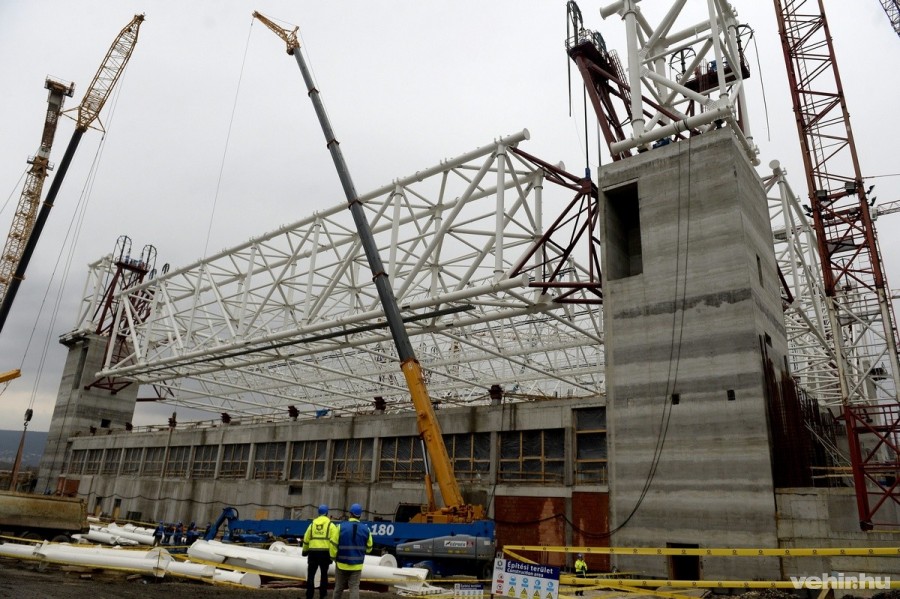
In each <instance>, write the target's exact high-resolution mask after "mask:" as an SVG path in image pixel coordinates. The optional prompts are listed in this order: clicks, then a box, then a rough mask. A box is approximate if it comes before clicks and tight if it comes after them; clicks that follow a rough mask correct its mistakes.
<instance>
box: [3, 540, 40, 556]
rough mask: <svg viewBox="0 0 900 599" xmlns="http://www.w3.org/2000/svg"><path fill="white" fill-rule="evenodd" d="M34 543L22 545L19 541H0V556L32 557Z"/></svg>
mask: <svg viewBox="0 0 900 599" xmlns="http://www.w3.org/2000/svg"><path fill="white" fill-rule="evenodd" d="M34 550H35V546H34V545H22V544H21V543H0V556H3V557H15V558H33V557H34Z"/></svg>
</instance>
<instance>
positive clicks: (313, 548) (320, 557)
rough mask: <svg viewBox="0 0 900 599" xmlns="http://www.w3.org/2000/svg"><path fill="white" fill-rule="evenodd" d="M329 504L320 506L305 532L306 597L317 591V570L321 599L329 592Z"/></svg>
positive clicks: (310, 596)
mask: <svg viewBox="0 0 900 599" xmlns="http://www.w3.org/2000/svg"><path fill="white" fill-rule="evenodd" d="M332 528H334V524H332V522H331V518H329V517H328V506H327V505H325V504H324V503H323V504H322V505H320V506H319V515H318V516H317V517H316V519H315V520H313V521H312V522H310V524H309V527H307V529H306V532H305V533H304V534H303V555H305V556H306V599H313V595H314V594H315V592H316V572H317V571H318V572H319V575H320V578H319V599H325V596H326V595H327V594H328V566H330V565H331V551H330V550H331V529H332Z"/></svg>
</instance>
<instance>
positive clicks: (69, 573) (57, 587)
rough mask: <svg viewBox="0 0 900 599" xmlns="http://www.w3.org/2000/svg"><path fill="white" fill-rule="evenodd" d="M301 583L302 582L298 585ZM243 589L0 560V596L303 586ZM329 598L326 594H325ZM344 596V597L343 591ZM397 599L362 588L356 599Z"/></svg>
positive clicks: (275, 598)
mask: <svg viewBox="0 0 900 599" xmlns="http://www.w3.org/2000/svg"><path fill="white" fill-rule="evenodd" d="M300 584H302V583H300ZM268 586H269V588H261V589H247V588H233V587H226V586H221V585H212V584H209V583H204V582H195V581H188V580H183V579H175V578H163V579H157V578H153V577H145V576H140V575H127V574H123V573H118V572H104V571H100V570H90V569H87V568H67V567H63V566H55V565H48V566H46V567H43V568H42V567H39V565H38V564H37V563H36V562H27V561H18V560H11V559H2V558H0V598H2V599H6V598H10V599H85V598H87V599H138V598H140V599H231V598H233V599H238V598H240V599H282V598H283V599H288V598H290V599H301V598H305V596H306V595H305V593H306V591H305V589H303V588H301V587H300V586H297V585H292V586H285V584H284V582H283V581H281V582H278V583H270V585H268ZM328 596H329V598H330V597H331V593H330V592H329V594H328ZM344 597H345V599H346V598H347V597H348V595H347V594H346V593H345V594H344ZM389 597H390V598H393V597H397V595H396V594H395V593H390V592H372V591H363V592H361V593H360V599H387V598H389Z"/></svg>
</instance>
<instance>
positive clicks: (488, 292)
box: [82, 138, 603, 415]
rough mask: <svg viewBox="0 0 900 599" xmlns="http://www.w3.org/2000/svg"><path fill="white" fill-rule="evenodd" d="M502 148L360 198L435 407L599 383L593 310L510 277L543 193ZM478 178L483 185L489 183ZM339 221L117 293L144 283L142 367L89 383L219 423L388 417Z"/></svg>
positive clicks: (584, 390)
mask: <svg viewBox="0 0 900 599" xmlns="http://www.w3.org/2000/svg"><path fill="white" fill-rule="evenodd" d="M510 139H511V138H507V139H506V140H498V141H497V142H495V143H494V144H493V145H489V146H484V147H483V148H479V149H477V150H475V151H473V152H470V153H468V154H466V155H464V156H463V157H460V158H458V159H451V160H447V161H443V162H442V163H441V164H440V165H438V166H436V167H432V168H430V169H426V170H425V171H420V172H419V173H417V174H416V175H413V176H411V177H407V178H404V179H399V180H396V181H394V182H393V183H392V184H390V185H388V186H385V187H383V188H381V189H379V190H376V192H372V193H369V194H365V195H364V196H361V198H360V200H361V201H362V202H363V206H364V208H365V209H366V211H367V213H368V215H369V219H370V221H371V226H372V230H373V234H374V235H375V239H376V244H377V245H378V247H379V251H380V252H381V254H382V255H383V256H389V261H388V263H387V266H386V268H387V270H388V272H389V275H390V276H391V279H392V286H393V288H394V289H395V293H396V296H397V298H398V303H399V304H400V306H401V313H402V315H403V316H404V318H407V319H409V320H408V321H407V325H406V326H407V329H408V330H409V332H410V336H411V338H412V339H413V341H414V343H415V344H416V345H415V346H416V347H417V348H418V349H419V351H421V355H419V356H418V358H419V360H420V362H421V363H422V365H423V367H424V368H425V370H426V375H427V377H428V380H429V389H430V390H431V391H432V392H433V393H434V394H435V396H436V397H439V398H441V399H442V400H444V399H445V400H446V401H447V402H449V403H454V402H461V403H467V402H480V401H489V400H488V398H487V395H486V389H487V388H488V387H490V385H491V384H494V383H499V384H501V385H507V386H509V388H510V389H518V390H521V389H526V388H527V390H528V392H529V393H531V394H532V395H534V396H536V397H551V396H552V395H553V394H554V393H556V392H557V391H558V390H560V389H568V390H569V393H571V392H572V391H575V392H577V394H578V395H580V396H581V395H583V396H591V397H594V396H597V395H599V394H600V393H601V392H602V385H603V376H602V372H601V367H602V351H601V348H600V343H601V341H600V340H601V339H602V318H601V317H600V315H599V309H597V308H587V309H577V308H575V307H569V306H565V307H562V306H561V305H558V304H555V303H554V302H553V301H552V300H553V298H552V296H551V295H541V293H540V291H538V290H535V289H531V288H529V287H528V286H527V285H528V280H527V277H524V276H523V277H519V278H517V279H515V280H511V279H509V278H508V273H509V272H511V271H512V268H513V265H514V264H515V262H516V259H518V258H519V256H521V255H522V253H523V252H524V251H525V250H526V249H528V247H529V246H531V244H533V243H534V242H535V240H536V239H538V238H539V237H540V235H541V230H540V222H541V217H542V215H541V210H542V206H541V205H540V199H541V194H542V193H548V192H549V191H548V190H547V189H543V184H542V179H543V178H542V173H541V172H540V171H539V170H536V169H535V168H534V167H532V166H530V165H529V164H527V163H524V162H522V161H521V159H519V157H518V156H516V155H514V154H512V153H509V152H507V151H506V147H507V145H509V144H510V143H517V142H510ZM488 174H492V176H495V177H496V178H497V180H496V181H491V182H490V184H488V183H487V182H485V181H484V177H485V176H487V175H488ZM553 189H554V190H556V189H557V188H556V187H555V186H553ZM560 193H563V194H568V193H570V191H569V190H561V191H560ZM348 222H352V221H351V219H350V215H349V214H348V213H347V211H346V204H345V203H342V204H340V205H337V206H335V207H333V208H329V209H327V210H324V211H320V212H318V213H317V214H315V215H313V216H312V217H310V218H307V219H304V220H302V221H299V222H298V223H294V224H292V225H288V226H284V227H281V228H280V229H278V230H277V231H275V232H273V233H270V234H267V235H263V236H260V237H257V238H255V239H252V240H250V241H249V242H247V243H245V244H242V245H241V246H238V247H236V248H234V249H231V250H225V251H222V252H220V253H218V254H216V255H214V256H211V257H209V258H206V259H204V260H201V261H199V262H198V263H195V264H194V265H191V266H189V267H185V268H181V269H178V270H174V271H171V272H169V273H166V274H165V275H163V276H160V277H158V278H156V279H154V280H153V281H150V282H147V283H146V284H145V285H143V286H142V287H138V288H134V289H131V290H129V291H128V292H126V293H123V294H122V295H120V296H119V298H120V299H121V300H122V301H121V302H120V305H123V306H124V305H129V306H130V305H131V302H130V301H127V299H128V298H130V297H137V294H139V293H141V292H143V289H150V290H152V292H153V293H154V297H153V309H152V310H151V312H150V316H149V317H147V318H146V320H145V321H143V322H142V321H140V319H139V318H138V315H137V314H130V313H129V315H128V316H127V317H128V318H130V321H129V322H130V331H129V334H131V335H132V337H133V339H134V347H136V348H139V351H138V354H137V355H139V356H140V360H137V359H130V360H121V361H118V362H117V363H112V361H111V360H110V361H108V363H107V364H106V365H105V367H104V370H103V372H102V374H103V375H104V376H112V377H122V378H128V379H130V380H134V381H136V382H144V383H150V382H152V383H154V384H157V385H159V386H160V387H163V388H167V389H171V390H172V391H173V394H174V398H173V399H166V401H167V402H170V403H173V404H175V405H184V406H191V407H200V408H202V409H207V410H209V411H211V412H215V411H221V410H222V409H227V410H233V411H234V412H235V414H233V415H264V414H267V413H280V412H283V411H284V407H285V406H286V405H292V404H298V405H306V406H312V407H315V408H317V409H318V408H323V407H325V408H329V409H345V408H346V409H369V408H371V401H372V397H373V396H375V395H382V396H384V397H385V399H386V400H387V401H388V404H389V405H390V406H392V409H393V406H397V407H404V406H409V402H408V399H407V398H406V395H407V391H406V387H405V385H404V384H403V381H402V377H400V376H398V370H397V363H396V352H395V351H394V348H393V343H392V340H391V337H390V334H389V332H388V330H387V328H386V324H385V323H384V317H383V313H382V310H381V306H380V303H379V301H378V298H377V294H376V293H375V291H374V285H372V284H371V280H370V277H368V276H367V275H366V274H365V273H367V272H368V264H367V261H366V260H365V258H364V256H363V255H362V253H361V249H360V246H359V242H358V236H357V235H356V233H355V230H354V229H353V228H352V227H351V226H348V224H347V223H348ZM498 243H499V244H500V245H499V246H498ZM498 247H502V252H500V251H499V249H498ZM552 251H555V252H559V251H560V249H559V248H553V250H552ZM498 266H500V267H501V269H502V272H501V273H500V274H501V276H500V278H499V280H497V279H496V274H497V273H496V270H497V267H498ZM570 266H571V273H572V274H571V275H570V277H571V278H572V280H578V279H580V278H581V275H582V274H583V273H587V272H588V268H587V266H586V265H583V264H580V263H579V262H578V261H577V260H576V259H574V258H573V259H572V260H571V261H570ZM529 298H536V299H529ZM536 302H537V303H536ZM138 305H139V304H137V303H136V304H135V306H138ZM82 320H83V317H82ZM463 348H465V349H463ZM576 376H577V377H585V378H579V380H575V379H573V378H572V377H576Z"/></svg>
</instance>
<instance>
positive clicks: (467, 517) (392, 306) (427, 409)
mask: <svg viewBox="0 0 900 599" xmlns="http://www.w3.org/2000/svg"><path fill="white" fill-rule="evenodd" d="M253 16H254V17H255V18H257V19H259V21H260V22H261V23H262V24H263V25H265V26H266V27H268V28H269V29H271V30H272V31H273V32H274V33H275V34H276V35H277V36H278V37H280V38H281V39H282V40H284V42H285V43H286V44H287V53H288V54H291V55H293V56H294V58H295V59H296V61H297V65H298V66H299V67H300V72H301V73H302V75H303V80H304V82H305V83H306V88H307V90H308V92H309V98H310V100H312V103H313V107H314V108H315V110H316V115H317V116H318V117H319V123H320V124H321V125H322V132H323V133H324V134H325V142H326V146H327V147H328V150H329V151H330V152H331V158H332V160H333V161H334V166H335V168H337V172H338V177H339V178H340V180H341V185H342V186H343V188H344V195H345V196H346V198H347V204H348V207H349V208H350V213H351V214H352V215H353V221H354V223H355V224H356V230H357V233H358V234H359V238H360V243H361V244H362V247H363V250H364V251H365V253H366V259H367V260H368V261H369V268H370V269H371V270H372V275H373V277H374V282H375V288H376V289H377V290H378V297H379V299H380V300H381V305H382V307H383V309H384V315H385V317H386V319H387V323H388V328H389V329H390V331H391V335H392V336H393V338H394V343H395V344H396V346H397V356H398V357H399V358H400V369H401V370H402V371H403V376H404V377H405V378H406V385H407V387H408V388H409V393H410V396H411V397H412V402H413V406H414V407H415V409H416V414H417V415H418V418H417V424H418V428H419V435H420V437H421V438H422V440H423V442H424V444H425V448H426V450H427V452H428V456H426V458H431V466H432V468H433V469H434V479H435V481H436V482H437V484H438V487H439V488H440V490H441V497H442V498H443V501H444V506H445V507H443V508H441V509H440V510H438V509H436V506H435V501H434V493H433V491H432V488H431V480H430V478H431V477H430V475H429V474H428V473H427V468H426V475H425V486H426V493H427V494H428V502H429V505H428V509H429V511H428V512H423V513H421V514H419V515H418V516H417V517H415V518H413V519H412V521H413V522H422V521H425V522H471V521H473V520H478V519H481V518H483V517H484V507H483V506H480V505H471V504H466V503H465V501H464V500H463V497H462V493H460V490H459V484H458V483H457V482H456V476H455V475H454V474H453V466H452V464H451V462H450V456H449V455H448V454H447V446H446V445H445V444H444V438H443V436H442V434H441V427H440V424H439V423H438V420H437V417H436V416H435V413H434V407H433V406H432V405H431V399H430V398H429V397H428V389H427V388H426V387H425V379H424V377H423V376H422V366H421V365H420V364H419V361H418V360H417V359H416V355H415V352H414V351H413V348H412V343H410V340H409V334H408V333H407V332H406V328H405V327H404V325H403V319H402V317H401V316H400V307H399V306H398V305H397V298H396V297H394V292H393V290H392V289H391V287H390V282H389V280H388V275H387V273H386V272H385V270H384V266H383V264H382V262H381V256H379V254H378V246H377V245H376V244H375V237H374V235H372V229H371V228H370V227H369V221H368V220H366V215H365V213H364V212H363V208H362V203H361V202H360V201H359V196H358V195H357V193H356V187H355V186H354V185H353V181H352V179H351V178H350V171H349V169H348V168H347V164H346V163H345V162H344V155H343V153H342V152H341V148H340V145H339V144H338V141H337V139H336V138H335V136H334V132H333V131H332V129H331V123H330V121H329V119H328V115H327V114H326V113H325V105H324V104H323V103H322V99H321V98H320V97H319V90H317V89H316V87H315V85H314V84H313V80H312V75H311V74H310V72H309V69H308V68H307V66H306V61H305V60H304V59H303V55H302V53H301V52H298V51H297V50H298V49H299V48H300V42H299V41H298V40H297V29H298V28H297V27H295V28H294V29H292V30H287V29H284V28H282V27H279V26H278V25H276V24H275V23H273V22H272V21H270V20H269V19H267V18H266V17H264V16H263V15H261V14H259V13H258V12H254V13H253ZM425 463H426V464H427V463H428V460H427V459H426V460H425Z"/></svg>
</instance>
